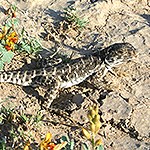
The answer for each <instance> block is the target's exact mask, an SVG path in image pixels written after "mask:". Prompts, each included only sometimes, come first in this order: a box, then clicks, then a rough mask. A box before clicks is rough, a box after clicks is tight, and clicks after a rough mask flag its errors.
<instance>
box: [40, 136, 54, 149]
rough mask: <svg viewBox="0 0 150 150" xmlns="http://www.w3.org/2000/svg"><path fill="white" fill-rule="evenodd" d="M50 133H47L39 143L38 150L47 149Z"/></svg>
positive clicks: (50, 137)
mask: <svg viewBox="0 0 150 150" xmlns="http://www.w3.org/2000/svg"><path fill="white" fill-rule="evenodd" d="M51 139H52V134H51V133H47V134H46V137H45V139H44V140H43V141H42V142H41V144H40V150H48V146H49V143H50V142H51Z"/></svg>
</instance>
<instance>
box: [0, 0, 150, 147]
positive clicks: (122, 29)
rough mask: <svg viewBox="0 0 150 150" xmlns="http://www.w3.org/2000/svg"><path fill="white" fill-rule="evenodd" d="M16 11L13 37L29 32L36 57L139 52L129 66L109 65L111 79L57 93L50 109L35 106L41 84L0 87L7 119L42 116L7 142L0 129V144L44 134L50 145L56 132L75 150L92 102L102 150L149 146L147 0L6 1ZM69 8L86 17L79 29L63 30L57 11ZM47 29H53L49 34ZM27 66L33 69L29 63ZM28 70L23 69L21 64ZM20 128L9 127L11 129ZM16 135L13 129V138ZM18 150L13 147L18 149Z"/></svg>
mask: <svg viewBox="0 0 150 150" xmlns="http://www.w3.org/2000/svg"><path fill="white" fill-rule="evenodd" d="M9 2H10V3H12V4H15V5H16V6H17V7H18V8H19V10H18V11H17V14H16V15H17V18H19V20H20V23H19V25H18V27H17V28H18V29H17V30H18V32H19V30H20V29H21V28H23V27H24V28H25V30H26V31H27V32H28V34H29V35H30V36H32V37H34V38H37V39H39V40H40V42H41V44H42V45H43V47H44V50H43V51H42V52H41V55H42V56H43V57H45V56H47V55H49V54H51V53H53V51H55V50H59V52H60V53H61V54H63V55H67V57H70V56H71V55H72V54H73V58H77V57H80V56H84V55H86V54H89V53H90V52H91V51H93V50H96V49H102V48H105V47H107V46H109V45H111V44H113V43H118V42H128V43H130V44H132V45H133V46H134V47H135V48H136V49H137V53H138V57H137V59H136V60H135V61H131V62H129V63H126V64H122V65H121V66H119V67H118V68H115V69H114V70H115V72H116V73H117V74H118V76H117V77H116V76H114V75H112V74H111V73H107V75H106V76H105V77H104V79H102V80H98V79H99V76H98V75H95V76H92V77H90V78H89V79H88V80H87V81H85V82H83V83H82V84H80V85H78V86H74V87H72V88H70V89H67V90H64V91H62V92H61V94H60V96H59V98H57V99H56V100H55V101H54V102H53V104H52V108H53V111H47V110H44V109H42V108H41V106H40V98H41V99H42V96H43V95H44V93H45V92H46V89H42V88H41V87H39V88H36V89H33V88H31V87H21V86H18V85H13V84H8V83H1V84H0V107H1V108H2V107H7V108H9V109H13V112H14V114H17V116H18V115H22V114H25V115H26V116H28V117H29V116H36V115H37V114H39V113H40V114H42V121H41V123H40V124H38V127H37V126H36V127H35V124H34V125H33V124H32V123H31V122H27V123H26V125H25V130H24V136H21V133H19V135H20V136H21V137H24V138H19V137H18V138H17V140H16V139H15V138H14V139H13V140H12V139H11V138H10V132H11V131H12V128H11V127H12V126H10V124H9V123H8V122H5V123H1V124H0V132H1V133H0V136H1V138H4V137H5V138H6V141H7V142H6V143H7V144H6V145H7V146H10V147H11V148H12V149H17V147H22V146H23V144H24V143H23V142H25V141H26V140H27V139H28V138H32V139H34V142H33V143H34V144H33V146H32V147H33V149H37V143H40V141H41V139H42V138H44V137H45V135H46V133H47V132H51V133H52V135H53V140H54V141H55V142H56V141H57V140H58V139H59V138H60V137H61V136H62V135H68V136H69V137H70V138H73V139H74V140H75V142H76V146H75V148H74V149H77V150H79V149H81V147H80V144H81V143H82V142H85V141H86V140H85V138H84V137H83V136H82V134H81V126H84V127H86V126H88V118H87V112H88V107H89V106H91V105H93V104H95V103H97V104H98V105H99V114H100V116H101V123H102V127H101V128H100V131H99V133H98V135H97V138H102V140H103V143H104V148H105V149H106V150H107V149H108V150H148V149H150V92H149V91H150V74H149V72H150V57H149V54H150V1H149V0H123V1H121V0H107V1H105V0H98V1H97V2H95V3H91V2H90V0H82V1H81V0H76V1H75V0H72V1H71V0H68V1H66V0H9ZM68 6H73V7H74V8H76V10H77V13H78V15H79V16H80V17H82V18H85V19H87V20H88V24H87V25H86V27H85V28H84V29H82V30H76V29H74V28H71V27H70V28H69V29H64V28H61V26H60V24H61V23H62V22H63V20H64V8H66V7H68ZM8 7H9V3H8V1H3V0H0V16H1V18H0V22H1V23H2V22H3V21H4V19H5V15H4V11H5V10H6V9H7V8H8ZM54 29H55V30H56V31H57V32H55V31H54ZM31 60H32V57H31V56H30V55H18V54H17V53H16V55H15V57H14V59H13V60H12V62H11V64H6V65H5V68H4V69H5V70H16V69H19V68H22V67H24V68H25V66H26V65H29V64H30V62H31ZM31 67H33V68H34V64H32V65H31ZM26 68H27V67H26ZM22 126H23V124H21V125H20V124H19V125H18V123H17V122H13V129H14V130H16V131H18V129H19V128H22ZM16 134H17V136H18V132H17V133H16ZM18 149H19V148H18Z"/></svg>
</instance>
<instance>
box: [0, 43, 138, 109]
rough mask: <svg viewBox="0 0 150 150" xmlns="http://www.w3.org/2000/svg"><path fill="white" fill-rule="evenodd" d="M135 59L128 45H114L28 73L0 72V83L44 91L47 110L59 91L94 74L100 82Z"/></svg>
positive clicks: (134, 52) (131, 47) (133, 52)
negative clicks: (99, 78)
mask: <svg viewBox="0 0 150 150" xmlns="http://www.w3.org/2000/svg"><path fill="white" fill-rule="evenodd" d="M134 57H136V49H135V48H134V47H133V46H132V45H131V44H129V43H115V44H112V45H110V46H108V47H106V48H104V49H102V50H96V51H94V52H93V53H92V54H91V55H87V56H84V57H80V58H77V59H73V60H71V61H70V62H69V63H67V64H65V63H58V64H57V65H54V66H47V67H44V68H40V69H34V70H30V71H27V70H25V71H16V70H14V71H7V72H5V71H1V72H0V82H9V83H13V84H18V85H21V86H33V87H34V86H43V87H48V90H47V92H46V94H45V96H44V98H45V101H44V104H43V106H45V107H46V108H49V107H50V105H51V103H52V101H53V100H54V99H56V98H57V96H58V95H59V91H60V90H61V89H65V88H69V87H71V86H74V85H78V84H79V83H81V82H83V81H84V80H86V79H87V78H88V77H89V76H91V75H93V74H94V73H97V72H100V71H103V72H102V78H103V77H104V76H105V75H106V73H107V72H108V71H110V72H111V73H112V74H114V75H116V74H115V72H114V71H113V70H112V68H114V67H117V66H118V65H120V64H122V63H127V62H128V61H130V60H132V59H133V58H134Z"/></svg>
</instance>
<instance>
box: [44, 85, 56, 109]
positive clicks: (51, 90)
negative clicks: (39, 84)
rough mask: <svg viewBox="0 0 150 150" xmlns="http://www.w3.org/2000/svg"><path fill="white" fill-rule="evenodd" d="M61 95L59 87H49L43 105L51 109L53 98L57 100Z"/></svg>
mask: <svg viewBox="0 0 150 150" xmlns="http://www.w3.org/2000/svg"><path fill="white" fill-rule="evenodd" d="M58 95H59V90H58V88H56V87H54V88H52V87H51V88H49V89H48V90H47V92H46V94H45V95H44V99H45V101H44V103H43V104H42V106H43V107H44V108H46V109H49V108H50V106H51V104H52V102H53V100H55V99H56V98H57V97H58Z"/></svg>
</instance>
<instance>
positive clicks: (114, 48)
mask: <svg viewBox="0 0 150 150" xmlns="http://www.w3.org/2000/svg"><path fill="white" fill-rule="evenodd" d="M104 51H105V52H104V55H105V56H104V61H105V63H106V64H107V65H109V66H112V67H114V66H117V65H119V64H122V63H126V62H128V61H130V60H132V59H133V58H135V57H136V56H137V55H136V49H135V48H134V47H133V46H132V45H131V44H129V43H116V44H113V45H111V46H109V47H108V48H106V49H104Z"/></svg>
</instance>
